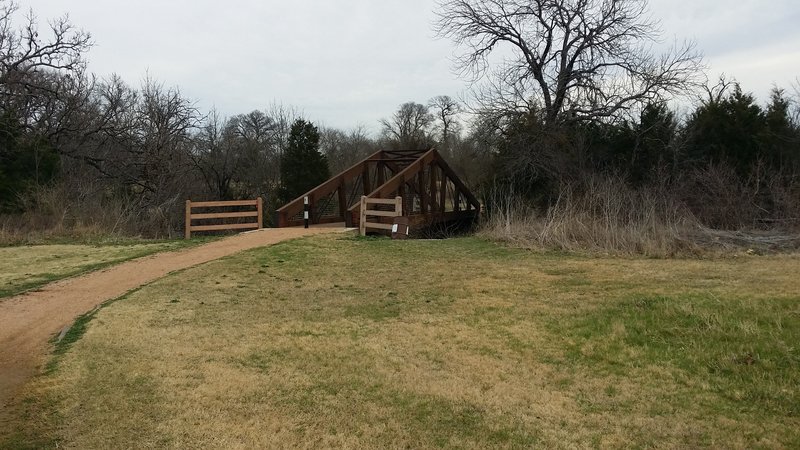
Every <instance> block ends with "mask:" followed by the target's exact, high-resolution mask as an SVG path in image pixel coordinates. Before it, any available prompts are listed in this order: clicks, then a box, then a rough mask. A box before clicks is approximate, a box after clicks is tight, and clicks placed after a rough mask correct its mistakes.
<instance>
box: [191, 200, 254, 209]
mask: <svg viewBox="0 0 800 450" xmlns="http://www.w3.org/2000/svg"><path fill="white" fill-rule="evenodd" d="M219 206H258V200H234V201H229V202H192V208H214V207H219Z"/></svg>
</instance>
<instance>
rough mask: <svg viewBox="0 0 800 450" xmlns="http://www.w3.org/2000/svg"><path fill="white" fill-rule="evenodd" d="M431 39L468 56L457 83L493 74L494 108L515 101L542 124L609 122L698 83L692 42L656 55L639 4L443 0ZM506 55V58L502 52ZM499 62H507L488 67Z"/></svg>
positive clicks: (653, 31)
mask: <svg viewBox="0 0 800 450" xmlns="http://www.w3.org/2000/svg"><path fill="white" fill-rule="evenodd" d="M439 6H440V9H439V11H438V17H439V19H438V22H437V25H436V30H437V32H438V33H439V35H440V36H443V37H448V38H451V39H452V40H453V41H454V42H455V43H456V44H457V45H459V46H460V47H462V48H463V49H464V50H465V51H464V53H463V55H462V57H461V58H459V60H458V68H459V69H461V70H462V71H463V73H464V74H472V75H473V76H474V77H475V78H474V80H478V79H480V78H483V77H484V75H486V74H487V72H491V74H492V75H494V76H493V77H492V80H491V82H490V83H489V84H488V86H489V91H487V92H486V93H489V94H491V95H490V98H492V99H493V100H500V101H502V102H506V103H508V104H509V105H512V104H518V103H519V101H520V100H524V101H525V103H527V105H526V106H527V109H529V110H536V111H539V113H540V114H541V115H542V117H543V120H544V122H545V123H548V124H552V123H556V122H558V121H562V120H565V119H577V120H587V119H588V120H594V119H603V120H605V119H608V118H613V117H616V116H618V115H621V114H622V113H624V112H626V111H628V110H629V109H632V108H634V107H636V106H641V105H643V104H645V103H648V102H657V101H659V100H661V99H662V98H663V97H664V96H666V95H673V94H678V93H681V92H683V91H684V89H686V87H687V86H689V85H691V84H692V83H693V82H694V81H696V77H697V76H698V74H699V73H700V71H699V69H700V68H701V57H700V55H699V54H698V53H697V52H696V51H695V50H694V45H693V44H691V43H687V44H684V45H682V46H674V47H673V48H672V49H671V50H670V51H668V52H666V53H664V54H657V53H656V52H655V51H654V50H653V46H654V45H655V44H656V43H657V42H658V39H659V37H660V34H661V33H660V30H659V24H658V22H656V21H654V20H651V19H650V18H649V17H648V13H647V1H646V0H440V2H439ZM509 51H510V55H511V56H510V57H509V56H508V55H509V53H508V52H509ZM498 59H502V60H503V61H504V62H500V63H497V64H493V62H494V61H496V60H498Z"/></svg>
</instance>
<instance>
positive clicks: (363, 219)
mask: <svg viewBox="0 0 800 450" xmlns="http://www.w3.org/2000/svg"><path fill="white" fill-rule="evenodd" d="M359 212H360V213H361V216H360V219H359V221H358V233H359V234H360V235H361V236H366V235H367V196H366V195H362V196H361V210H360V211H359Z"/></svg>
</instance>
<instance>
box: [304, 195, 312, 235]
mask: <svg viewBox="0 0 800 450" xmlns="http://www.w3.org/2000/svg"><path fill="white" fill-rule="evenodd" d="M310 219H311V205H310V199H309V198H308V196H307V195H306V196H305V197H303V228H308V221H309V220H310Z"/></svg>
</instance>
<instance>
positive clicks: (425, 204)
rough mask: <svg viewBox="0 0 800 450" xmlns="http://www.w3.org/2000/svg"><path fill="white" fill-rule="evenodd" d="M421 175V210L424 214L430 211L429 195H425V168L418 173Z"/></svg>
mask: <svg viewBox="0 0 800 450" xmlns="http://www.w3.org/2000/svg"><path fill="white" fill-rule="evenodd" d="M417 176H418V177H419V180H417V181H418V182H419V187H418V188H417V189H419V212H420V213H422V214H427V213H428V196H427V195H425V169H424V168H423V169H420V171H419V173H418V174H417Z"/></svg>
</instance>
